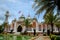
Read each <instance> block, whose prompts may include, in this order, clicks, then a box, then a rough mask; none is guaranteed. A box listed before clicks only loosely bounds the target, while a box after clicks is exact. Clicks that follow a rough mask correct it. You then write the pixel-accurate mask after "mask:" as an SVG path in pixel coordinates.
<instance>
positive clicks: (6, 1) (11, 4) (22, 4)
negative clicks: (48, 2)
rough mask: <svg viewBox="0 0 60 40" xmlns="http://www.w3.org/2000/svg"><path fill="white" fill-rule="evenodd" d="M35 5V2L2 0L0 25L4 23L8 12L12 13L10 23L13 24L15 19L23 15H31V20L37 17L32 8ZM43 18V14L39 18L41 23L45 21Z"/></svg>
mask: <svg viewBox="0 0 60 40" xmlns="http://www.w3.org/2000/svg"><path fill="white" fill-rule="evenodd" d="M33 3H34V1H33V0H0V24H1V23H3V21H4V18H5V16H4V15H5V12H6V11H7V10H8V11H9V12H10V16H9V23H11V21H12V20H13V19H14V18H16V19H18V18H19V17H20V16H21V15H22V13H23V14H24V16H25V17H27V16H28V15H29V14H30V16H31V18H33V17H34V15H35V11H34V9H33V8H32V5H33ZM19 11H21V13H20V14H19V13H18V12H19ZM42 16H43V14H41V15H40V17H39V18H37V19H38V21H39V22H41V21H43V17H42Z"/></svg>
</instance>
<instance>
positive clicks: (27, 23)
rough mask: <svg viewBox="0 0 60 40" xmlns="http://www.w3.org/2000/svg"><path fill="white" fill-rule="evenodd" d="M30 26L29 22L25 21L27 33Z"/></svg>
mask: <svg viewBox="0 0 60 40" xmlns="http://www.w3.org/2000/svg"><path fill="white" fill-rule="evenodd" d="M29 24H30V22H29V20H28V19H26V20H25V26H26V31H27V29H28V26H29Z"/></svg>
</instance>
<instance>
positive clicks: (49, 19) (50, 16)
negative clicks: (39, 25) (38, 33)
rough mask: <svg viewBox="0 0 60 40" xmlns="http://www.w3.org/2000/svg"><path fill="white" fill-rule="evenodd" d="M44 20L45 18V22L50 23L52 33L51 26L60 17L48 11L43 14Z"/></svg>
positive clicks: (55, 23)
mask: <svg viewBox="0 0 60 40" xmlns="http://www.w3.org/2000/svg"><path fill="white" fill-rule="evenodd" d="M44 20H45V23H47V24H50V25H51V28H52V31H51V33H52V34H53V27H54V25H57V23H58V22H59V20H60V17H58V14H55V15H54V13H48V14H46V15H45V17H44ZM59 24H60V23H59Z"/></svg>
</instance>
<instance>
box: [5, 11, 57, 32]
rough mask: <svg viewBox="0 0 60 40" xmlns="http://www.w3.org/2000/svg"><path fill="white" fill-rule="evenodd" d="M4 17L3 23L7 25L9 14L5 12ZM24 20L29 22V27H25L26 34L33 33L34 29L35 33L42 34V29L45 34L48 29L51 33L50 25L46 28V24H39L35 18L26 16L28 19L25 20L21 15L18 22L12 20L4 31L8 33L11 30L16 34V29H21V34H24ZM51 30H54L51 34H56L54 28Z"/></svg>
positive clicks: (55, 28)
mask: <svg viewBox="0 0 60 40" xmlns="http://www.w3.org/2000/svg"><path fill="white" fill-rule="evenodd" d="M5 16H6V19H5V22H6V23H8V17H9V12H6V15H5ZM26 19H28V21H29V22H30V24H29V26H28V27H27V32H28V33H33V32H34V30H33V29H36V32H37V33H43V29H44V32H47V29H48V28H50V31H51V26H50V25H48V26H47V24H45V23H39V22H38V19H37V18H36V17H35V16H34V18H31V17H30V15H28V17H27V18H25V17H24V15H23V14H22V15H21V16H20V17H19V18H18V20H16V19H14V20H13V21H12V22H11V24H9V26H8V27H7V28H6V27H5V31H7V32H10V31H11V30H12V29H13V32H14V33H17V32H18V31H17V30H18V28H19V27H22V32H24V31H25V30H26V25H25V20H26ZM53 30H54V31H53V32H58V29H57V27H56V26H54V29H53Z"/></svg>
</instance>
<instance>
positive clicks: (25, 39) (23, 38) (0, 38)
mask: <svg viewBox="0 0 60 40" xmlns="http://www.w3.org/2000/svg"><path fill="white" fill-rule="evenodd" d="M30 38H31V36H27V35H20V36H19V35H18V36H17V35H0V40H29V39H30Z"/></svg>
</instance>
